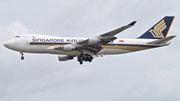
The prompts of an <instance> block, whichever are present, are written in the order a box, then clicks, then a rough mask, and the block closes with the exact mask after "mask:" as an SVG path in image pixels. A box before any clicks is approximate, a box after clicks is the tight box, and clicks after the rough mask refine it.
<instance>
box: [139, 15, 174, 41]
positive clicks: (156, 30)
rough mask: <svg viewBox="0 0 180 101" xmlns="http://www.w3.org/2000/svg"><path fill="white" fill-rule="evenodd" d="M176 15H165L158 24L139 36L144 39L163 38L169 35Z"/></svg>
mask: <svg viewBox="0 0 180 101" xmlns="http://www.w3.org/2000/svg"><path fill="white" fill-rule="evenodd" d="M174 18H175V17H174V16H165V17H164V18H163V19H162V20H160V21H159V22H158V23H157V24H155V25H154V26H153V27H151V28H150V29H149V30H148V31H147V32H145V33H144V34H143V35H141V36H140V37H139V38H144V39H162V38H165V37H167V35H168V32H169V30H170V28H171V25H172V22H173V20H174Z"/></svg>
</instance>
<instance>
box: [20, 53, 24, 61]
mask: <svg viewBox="0 0 180 101" xmlns="http://www.w3.org/2000/svg"><path fill="white" fill-rule="evenodd" d="M20 53H21V60H24V56H23V55H24V54H23V53H22V52H20Z"/></svg>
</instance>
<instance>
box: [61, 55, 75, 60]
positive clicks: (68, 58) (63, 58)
mask: <svg viewBox="0 0 180 101" xmlns="http://www.w3.org/2000/svg"><path fill="white" fill-rule="evenodd" d="M73 58H74V57H73V56H67V55H66V56H60V55H58V59H59V61H67V60H72V59H73Z"/></svg>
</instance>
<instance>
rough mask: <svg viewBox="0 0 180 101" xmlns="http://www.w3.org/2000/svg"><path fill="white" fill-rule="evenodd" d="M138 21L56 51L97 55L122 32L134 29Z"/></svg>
mask: <svg viewBox="0 0 180 101" xmlns="http://www.w3.org/2000/svg"><path fill="white" fill-rule="evenodd" d="M135 23H136V21H133V22H131V23H130V24H128V25H125V26H123V27H121V28H118V29H115V30H113V31H110V32H107V33H105V34H101V35H99V36H95V37H92V38H88V39H86V40H83V41H80V42H75V43H72V44H68V45H64V46H59V47H55V48H54V49H55V50H63V51H71V50H79V51H80V52H81V53H82V52H83V51H87V52H90V53H93V54H97V53H98V52H99V51H100V50H102V49H103V48H102V47H101V44H108V43H109V42H111V41H113V40H115V39H117V38H116V37H115V36H114V35H116V34H118V33H120V32H122V31H123V30H125V29H127V28H129V27H132V26H133V25H134V24H135Z"/></svg>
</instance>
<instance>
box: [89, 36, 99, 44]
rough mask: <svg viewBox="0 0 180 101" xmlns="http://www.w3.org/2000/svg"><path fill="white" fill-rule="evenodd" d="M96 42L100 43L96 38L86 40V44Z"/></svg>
mask: <svg viewBox="0 0 180 101" xmlns="http://www.w3.org/2000/svg"><path fill="white" fill-rule="evenodd" d="M98 42H100V40H99V39H98V38H89V39H88V44H89V45H91V44H97V43H98Z"/></svg>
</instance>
